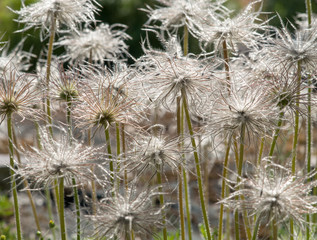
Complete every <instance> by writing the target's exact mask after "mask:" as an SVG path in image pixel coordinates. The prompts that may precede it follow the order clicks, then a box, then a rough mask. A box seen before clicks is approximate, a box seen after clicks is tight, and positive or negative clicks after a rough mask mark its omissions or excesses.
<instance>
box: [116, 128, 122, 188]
mask: <svg viewBox="0 0 317 240" xmlns="http://www.w3.org/2000/svg"><path fill="white" fill-rule="evenodd" d="M116 140H117V156H118V159H117V174H116V176H119V173H120V168H121V166H120V158H119V156H120V154H121V144H120V126H119V123H116ZM116 184H117V186H116V187H117V191H119V188H120V178H119V177H117V178H116Z"/></svg>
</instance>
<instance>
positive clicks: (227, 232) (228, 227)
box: [226, 185, 231, 240]
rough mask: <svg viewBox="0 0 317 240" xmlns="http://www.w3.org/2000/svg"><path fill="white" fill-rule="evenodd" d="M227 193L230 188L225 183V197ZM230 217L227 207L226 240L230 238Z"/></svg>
mask: <svg viewBox="0 0 317 240" xmlns="http://www.w3.org/2000/svg"><path fill="white" fill-rule="evenodd" d="M229 194H230V189H229V186H227V185H226V197H228V196H229ZM230 218H231V214H230V209H229V208H227V209H226V240H230V239H231V232H230Z"/></svg>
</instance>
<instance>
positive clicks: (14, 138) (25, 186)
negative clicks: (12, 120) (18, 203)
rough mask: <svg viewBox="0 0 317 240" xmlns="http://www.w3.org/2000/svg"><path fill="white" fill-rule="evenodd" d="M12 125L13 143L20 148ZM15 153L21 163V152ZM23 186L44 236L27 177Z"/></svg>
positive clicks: (36, 222)
mask: <svg viewBox="0 0 317 240" xmlns="http://www.w3.org/2000/svg"><path fill="white" fill-rule="evenodd" d="M11 127H12V135H13V143H14V145H15V146H16V148H18V146H19V144H18V141H17V138H16V134H15V131H14V125H12V126H11ZM15 155H16V157H17V160H18V163H19V164H21V156H20V153H19V151H18V150H16V151H15ZM23 186H24V188H25V189H26V193H27V195H28V198H29V201H30V204H31V208H32V212H33V216H34V220H35V224H36V228H37V231H38V232H39V233H40V236H39V237H42V233H41V226H40V221H39V218H38V216H37V211H36V207H35V203H34V200H33V197H32V194H31V191H30V190H29V188H28V187H29V184H28V181H27V180H26V179H23Z"/></svg>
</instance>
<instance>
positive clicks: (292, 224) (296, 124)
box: [290, 60, 302, 240]
mask: <svg viewBox="0 0 317 240" xmlns="http://www.w3.org/2000/svg"><path fill="white" fill-rule="evenodd" d="M301 69H302V66H301V60H299V61H298V62H297V96H299V95H300V84H301V76H302V74H301V72H302V71H301ZM298 109H299V98H297V99H296V111H295V126H294V140H293V148H292V174H293V175H295V173H296V157H297V143H298V133H299V110H298ZM290 240H294V221H293V219H290Z"/></svg>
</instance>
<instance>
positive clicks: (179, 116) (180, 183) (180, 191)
mask: <svg viewBox="0 0 317 240" xmlns="http://www.w3.org/2000/svg"><path fill="white" fill-rule="evenodd" d="M180 102H181V99H180V97H177V135H178V136H179V143H178V148H179V151H180V152H181V151H182V140H181V139H182V137H181V132H182V130H181V127H183V124H181V121H184V119H183V118H182V114H181V111H182V110H183V109H182V106H181V104H180ZM182 172H183V167H182V165H181V164H179V166H178V202H179V208H178V209H179V218H180V228H181V239H182V240H185V217H184V204H183V178H182Z"/></svg>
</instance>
